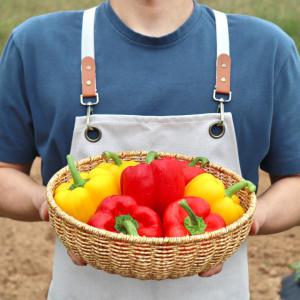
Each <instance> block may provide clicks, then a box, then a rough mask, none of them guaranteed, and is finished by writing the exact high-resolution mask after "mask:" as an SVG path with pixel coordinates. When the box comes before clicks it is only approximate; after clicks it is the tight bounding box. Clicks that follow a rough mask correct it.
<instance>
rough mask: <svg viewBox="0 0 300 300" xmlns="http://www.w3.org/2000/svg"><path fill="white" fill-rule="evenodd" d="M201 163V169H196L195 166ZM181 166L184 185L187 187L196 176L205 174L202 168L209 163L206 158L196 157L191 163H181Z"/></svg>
mask: <svg viewBox="0 0 300 300" xmlns="http://www.w3.org/2000/svg"><path fill="white" fill-rule="evenodd" d="M198 162H201V167H197V166H196V164H197V163H198ZM181 163H182V166H183V169H182V170H183V175H184V178H185V184H186V185H187V184H188V183H189V182H190V181H191V180H192V179H193V178H195V177H196V176H198V175H200V174H203V173H206V172H205V170H204V169H203V167H204V166H205V165H206V164H208V163H209V160H208V159H207V158H206V157H196V158H194V159H193V160H192V161H191V162H189V163H188V162H186V161H181Z"/></svg>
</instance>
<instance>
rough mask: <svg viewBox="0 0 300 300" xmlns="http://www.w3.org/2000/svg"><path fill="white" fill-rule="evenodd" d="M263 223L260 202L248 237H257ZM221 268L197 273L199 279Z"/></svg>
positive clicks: (263, 211) (263, 213) (264, 218)
mask: <svg viewBox="0 0 300 300" xmlns="http://www.w3.org/2000/svg"><path fill="white" fill-rule="evenodd" d="M265 221H266V210H265V208H264V206H263V205H262V202H258V203H257V208H256V211H255V213H254V221H253V223H252V226H251V229H250V235H257V234H258V233H259V230H260V229H261V227H262V226H263V224H264V223H265ZM222 268H223V264H221V265H218V266H216V267H215V268H213V269H211V270H209V271H207V272H203V273H199V274H198V275H199V276H200V277H210V276H213V275H216V274H218V273H220V272H221V271H222Z"/></svg>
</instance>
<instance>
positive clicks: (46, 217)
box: [39, 201, 49, 222]
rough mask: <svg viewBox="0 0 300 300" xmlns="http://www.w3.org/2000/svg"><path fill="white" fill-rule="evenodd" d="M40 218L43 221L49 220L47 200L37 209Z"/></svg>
mask: <svg viewBox="0 0 300 300" xmlns="http://www.w3.org/2000/svg"><path fill="white" fill-rule="evenodd" d="M39 214H40V218H41V220H43V221H46V222H48V221H49V212H48V205H47V201H44V202H43V203H42V205H41V206H40V209H39Z"/></svg>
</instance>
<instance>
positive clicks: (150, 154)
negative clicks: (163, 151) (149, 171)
mask: <svg viewBox="0 0 300 300" xmlns="http://www.w3.org/2000/svg"><path fill="white" fill-rule="evenodd" d="M156 158H159V154H158V153H157V152H156V151H150V152H148V154H147V157H146V164H151V162H152V161H153V160H154V159H156Z"/></svg>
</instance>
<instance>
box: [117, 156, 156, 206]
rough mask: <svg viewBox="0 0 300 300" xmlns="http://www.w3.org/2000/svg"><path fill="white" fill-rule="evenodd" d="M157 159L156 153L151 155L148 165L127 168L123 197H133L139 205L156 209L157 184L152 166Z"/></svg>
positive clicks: (124, 172)
mask: <svg viewBox="0 0 300 300" xmlns="http://www.w3.org/2000/svg"><path fill="white" fill-rule="evenodd" d="M155 157H156V154H155V153H154V152H151V153H149V155H148V157H147V160H146V163H141V164H139V165H137V166H133V167H127V168H126V169H125V170H124V171H123V173H122V176H121V191H122V194H123V195H128V196H131V197H133V198H134V199H135V200H136V201H137V203H138V204H139V205H143V206H148V207H150V208H152V209H155V208H156V184H155V180H154V175H153V172H152V166H151V165H150V163H148V162H151V161H152V159H154V158H155Z"/></svg>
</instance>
